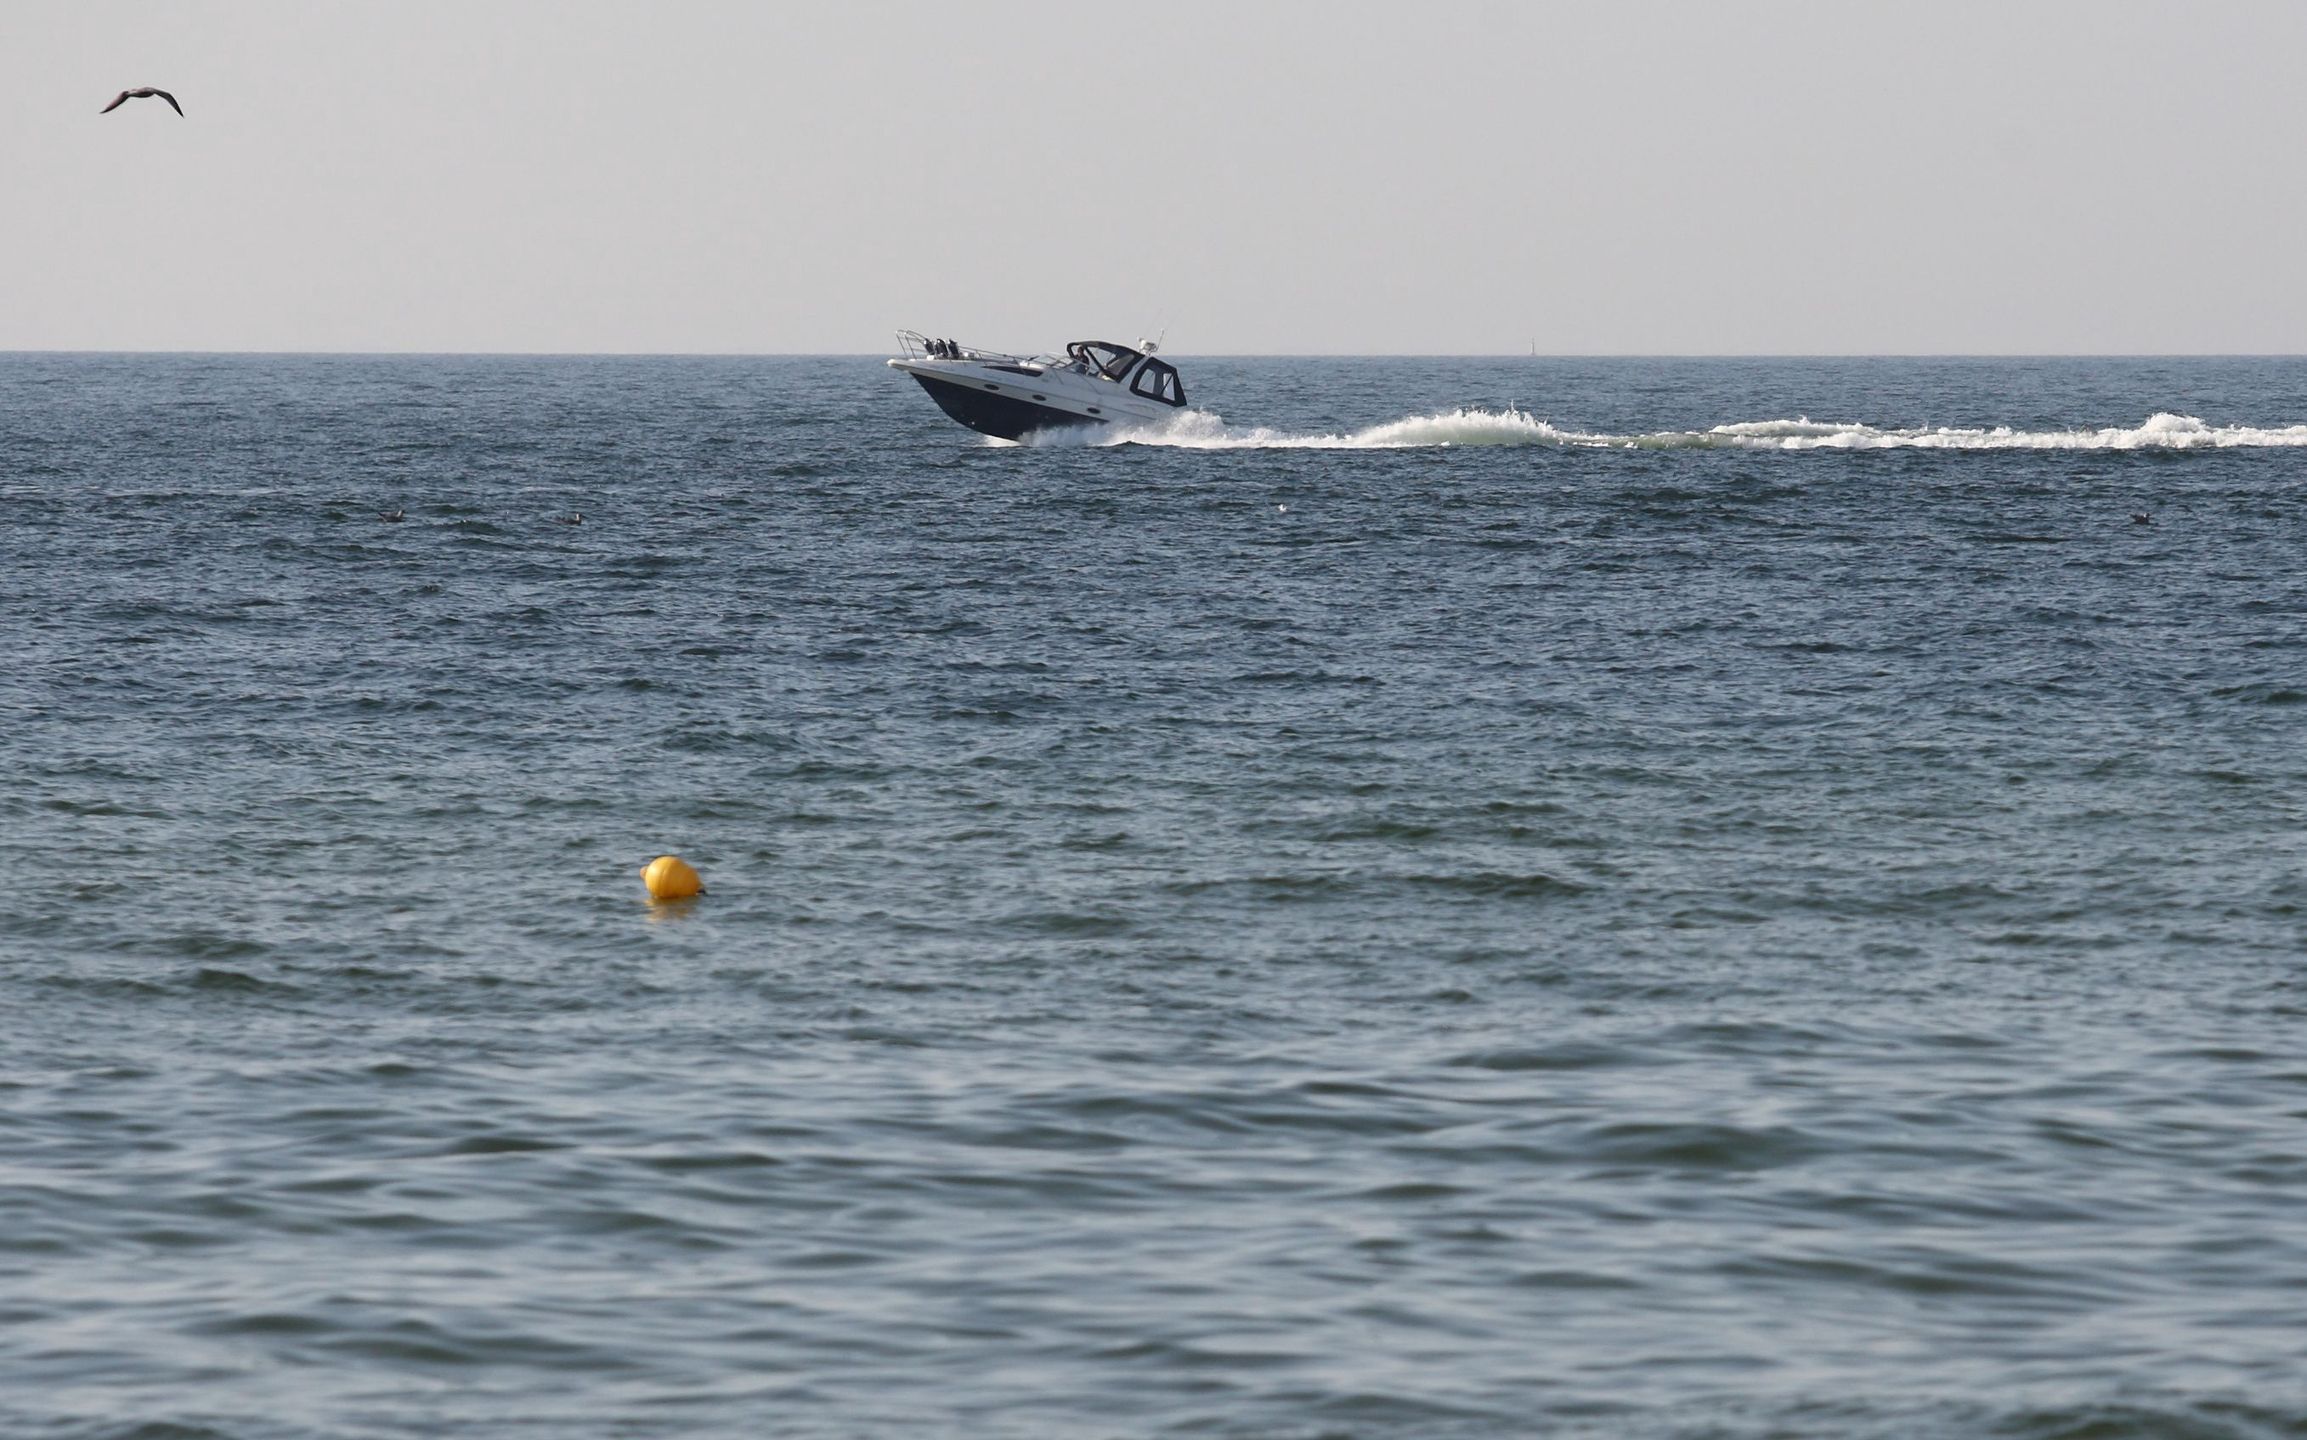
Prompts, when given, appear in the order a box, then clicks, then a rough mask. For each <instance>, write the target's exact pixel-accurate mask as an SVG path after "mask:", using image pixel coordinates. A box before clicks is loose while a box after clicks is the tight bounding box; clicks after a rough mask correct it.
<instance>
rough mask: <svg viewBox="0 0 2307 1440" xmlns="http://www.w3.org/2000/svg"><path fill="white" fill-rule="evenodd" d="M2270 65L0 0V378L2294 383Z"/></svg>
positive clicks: (1484, 16) (1572, 18)
mask: <svg viewBox="0 0 2307 1440" xmlns="http://www.w3.org/2000/svg"><path fill="white" fill-rule="evenodd" d="M2303 76H2307V3H2300V0H2257V3H2242V0H2237V3H2219V0H2194V3H2186V4H2178V3H2144V0H2094V3H2028V0H2000V3H1993V4H1970V3H1957V4H1947V3H1935V4H1898V3H1883V4H1866V3H1855V0H1854V3H1846V4H1826V3H1814V4H1792V3H1775V4H1765V3H1751V4H1749V3H1738V0H1709V3H1691V4H1662V3H1661V4H1644V3H1626V0H1612V3H1593V4H1580V5H1550V4H1536V3H1531V4H1509V3H1491V4H1477V3H1466V4H1446V3H1436V4H1419V5H1409V4H1399V3H1381V0H1329V3H1322V4H1298V3H1288V4H1284V3H1257V0H1240V3H1232V4H1204V3H1174V0H1171V3H1164V0H1034V3H1027V0H944V3H937V4H931V3H912V0H905V3H842V4H812V5H799V4H792V5H784V4H771V3H707V0H633V3H616V0H393V3H385V0H343V3H337V0H216V3H198V0H169V3H107V0H55V3H47V0H9V3H8V4H7V6H6V9H5V10H4V11H0V277H4V280H0V284H4V288H0V349H26V348H69V349H221V350H239V349H297V350H406V349H416V350H544V351H603V350H606V351H651V350H673V351H740V352H775V351H850V352H855V351H871V350H878V349H881V348H884V347H885V346H886V344H887V341H888V333H889V331H890V330H891V329H893V328H895V327H897V326H901V325H903V326H912V327H917V328H920V329H923V330H927V331H930V332H933V333H936V334H941V335H957V336H960V337H962V338H964V339H966V340H970V341H973V342H975V343H980V344H987V345H996V346H1005V347H1015V348H1025V349H1035V348H1046V347H1050V346H1054V345H1056V344H1059V343H1061V342H1063V341H1064V340H1067V339H1070V338H1074V337H1076V336H1079V335H1085V334H1089V333H1092V332H1095V333H1100V334H1111V335H1119V336H1123V337H1125V338H1126V337H1134V336H1136V335H1137V334H1139V333H1141V332H1149V331H1151V330H1152V329H1154V328H1157V327H1159V326H1161V325H1163V324H1165V323H1166V325H1167V326H1168V332H1169V344H1170V347H1171V348H1172V349H1173V350H1176V351H1179V352H1182V353H1219V352H1363V353H1409V352H1445V353H1482V352H1501V351H1503V352H1520V351H1522V350H1524V349H1526V348H1527V347H1528V346H1529V344H1530V343H1531V342H1533V341H1535V342H1536V343H1537V345H1538V347H1539V348H1540V349H1541V350H1543V351H1547V352H1561V353H1575V352H1596V353H1611V352H1637V353H1667V352H1707V353H1747V352H1822V353H1823V352H1901V353H1906V352H2009V351H2022V352H2109V351H2113V352H2144V351H2158V352H2159V351H2280V352H2287V353H2295V352H2299V351H2302V350H2307V264H2303V262H2302V259H2301V255H2302V253H2303V252H2307V224H2303V223H2302V222H2303V221H2307V78H2303ZM146 84H149V85H158V86H161V87H162V88H165V89H169V90H173V91H174V92H175V93H176V95H177V97H178V99H179V100H181V101H182V102H183V104H184V107H185V110H186V112H187V117H188V118H185V119H181V120H180V119H178V118H177V117H176V116H175V115H174V114H172V113H170V112H169V111H168V110H167V108H166V106H165V104H164V103H163V102H161V101H157V100H146V101H131V102H130V103H129V104H128V105H126V106H124V107H122V108H121V109H119V110H116V111H114V112H113V113H111V114H109V115H102V116H100V115H98V114H97V110H98V108H99V107H100V106H102V105H103V104H104V102H105V101H106V100H108V99H110V98H111V97H112V95H113V94H114V93H116V92H117V91H119V90H120V89H122V88H124V87H126V86H131V85H146Z"/></svg>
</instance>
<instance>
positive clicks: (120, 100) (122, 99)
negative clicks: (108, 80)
mask: <svg viewBox="0 0 2307 1440" xmlns="http://www.w3.org/2000/svg"><path fill="white" fill-rule="evenodd" d="M127 103H128V92H127V91H125V90H123V91H121V92H120V93H119V94H117V95H115V96H113V97H112V103H111V104H109V105H107V106H105V107H104V108H103V109H101V110H99V111H97V112H96V113H97V114H99V115H109V114H111V113H112V112H113V111H115V110H117V109H119V108H120V107H121V106H123V105H125V104H127Z"/></svg>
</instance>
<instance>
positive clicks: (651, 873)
mask: <svg viewBox="0 0 2307 1440" xmlns="http://www.w3.org/2000/svg"><path fill="white" fill-rule="evenodd" d="M641 883H642V884H644V885H646V886H648V887H649V898H650V899H652V900H686V899H688V898H689V897H690V896H692V895H702V894H704V893H705V882H704V881H703V880H700V879H698V878H697V872H696V871H695V870H692V869H690V868H689V862H688V861H686V860H684V859H682V858H681V857H680V856H678V855H660V856H658V857H657V858H656V859H654V860H652V861H650V862H649V863H648V864H647V865H645V866H643V867H642V869H641Z"/></svg>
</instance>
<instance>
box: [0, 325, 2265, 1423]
mask: <svg viewBox="0 0 2307 1440" xmlns="http://www.w3.org/2000/svg"><path fill="white" fill-rule="evenodd" d="M1184 364H1185V372H1186V376H1187V380H1188V383H1189V385H1190V386H1191V387H1192V388H1193V392H1194V395H1195V399H1196V402H1197V404H1199V405H1202V406H1204V407H1207V408H1208V409H1209V410H1211V411H1214V412H1216V413H1217V414H1222V416H1223V419H1219V418H1216V415H1212V414H1205V415H1199V416H1195V417H1191V418H1190V419H1189V420H1188V421H1187V422H1185V423H1184V424H1182V425H1181V426H1179V427H1176V428H1175V429H1174V430H1173V431H1172V432H1168V433H1165V434H1163V435H1159V436H1141V437H1136V441H1137V442H1138V443H1128V444H1122V445H1113V446H1096V447H1085V446H1081V445H1056V446H1047V447H1004V446H991V445H986V444H983V443H981V442H980V441H979V440H978V439H977V438H976V437H973V436H971V435H969V434H967V433H966V432H964V431H961V430H959V429H958V428H956V427H954V426H952V425H951V424H950V423H949V422H947V421H946V420H945V419H944V418H943V417H942V416H940V415H938V414H937V413H936V411H935V410H934V409H933V408H932V407H931V406H930V405H929V403H928V401H927V400H926V398H925V397H923V396H921V395H920V394H919V393H918V392H916V391H915V390H913V388H912V387H911V386H909V385H908V384H906V383H905V382H904V381H903V379H902V378H901V377H899V376H896V375H894V374H892V373H890V372H888V371H886V370H883V369H881V368H880V367H879V366H878V365H877V364H876V363H875V362H872V361H868V360H856V359H843V360H830V361H804V360H761V361H751V360H727V361H705V360H698V361H682V360H531V359H427V358H394V359H352V358H344V359H332V358H195V357H173V358H172V357H143V358H130V357H65V356H48V357H34V356H18V357H13V358H0V766H4V770H0V781H4V782H5V783H4V784H0V874H5V876H6V877H7V883H6V886H5V889H4V890H0V1016H4V1017H5V1019H4V1021H0V1421H4V1422H5V1424H4V1426H0V1428H5V1429H6V1431H7V1432H8V1433H10V1434H15V1435H31V1436H40V1437H58V1440H61V1437H71V1440H80V1437H91V1440H93V1437H108V1440H127V1437H137V1440H270V1437H291V1436H294V1437H303V1436H328V1437H380V1440H381V1437H415V1436H433V1435H441V1434H458V1435H470V1436H501V1435H554V1436H601V1437H610V1436H616V1437H655V1436H690V1435H700V1436H722V1435H727V1436H761V1435H792V1436H883V1435H895V1434H951V1435H964V1434H966V1435H973V1436H989V1437H1023V1436H1066V1437H1074V1436H1103V1435H1111V1436H1137V1435H1203V1436H1240V1437H1311V1436H1356V1437H1365V1436H1384V1437H1396V1436H1402V1437H1407V1436H1444V1437H1453V1436H1466V1437H1471V1436H1485V1437H1486V1436H1514V1435H1524V1434H1533V1433H1560V1434H1593V1435H1609V1436H1685V1435H1706V1436H1724V1437H1746V1436H1753V1437H1761V1436H1778V1437H1790V1436H1820V1437H1827V1436H1836V1437H1839V1436H1868V1435H1881V1436H1910V1435H1925V1434H1965V1435H1997V1436H2045V1437H2054V1436H2073V1437H2081V1436H2091V1437H2114V1436H2126V1435H2142V1436H2145V1435H2188V1436H2198V1435H2199V1436H2256V1435H2299V1434H2301V1433H2307V1222H2303V1221H2302V1215H2303V1214H2307V1209H2303V1202H2307V1056H2303V1055H2302V1053H2301V1045H2300V1037H2301V1034H2302V1023H2301V1022H2302V1016H2303V1013H2307V1009H2303V1007H2307V988H2303V986H2307V963H2303V960H2302V951H2303V948H2307V910H2303V909H2302V906H2303V905H2307V872H2303V869H2302V854H2301V851H2302V847H2301V835H2302V822H2303V820H2307V806H2303V804H2302V798H2301V797H2302V794H2303V791H2302V785H2303V782H2307V733H2303V731H2307V723H2303V722H2307V613H2303V612H2307V580H2303V579H2302V573H2303V572H2302V566H2301V563H2300V562H2301V556H2302V555H2303V554H2307V488H2303V483H2302V482H2303V481H2307V451H2303V450H2302V449H2301V448H2300V445H2301V442H2302V441H2303V440H2307V431H2303V430H2301V428H2300V427H2301V425H2302V424H2303V423H2307V365H2303V364H2301V363H2298V362H2288V361H2237V362H2214V361H2187V362H1890V361H1875V362H1642V361H1609V362H1577V363H1572V362H1531V361H1490V362H1469V361H1345V362H1323V361H1303V360H1293V361H1227V362H1203V363H1200V364H1195V363H1193V362H1190V361H1188V362H1184ZM1444 442H1448V443H1444ZM391 511H402V512H405V518H403V519H401V520H399V521H397V522H396V521H390V520H386V519H383V518H381V516H382V515H383V514H384V513H385V512H391ZM578 514H581V515H582V523H581V524H569V523H563V522H564V521H565V520H566V519H568V518H570V517H573V516H576V515H578ZM2135 515H2136V516H2142V517H2145V521H2146V523H2139V522H2137V521H2135V520H2134V516H2135ZM666 850H678V851H680V852H681V853H683V854H685V855H687V856H689V857H690V858H691V859H693V860H694V861H696V862H697V864H698V865H699V866H700V868H702V869H703V870H704V871H705V873H706V876H707V879H708V881H709V883H710V886H711V893H710V895H708V896H707V897H706V898H705V899H703V900H702V901H699V902H695V903H692V904H689V905H686V906H681V907H670V908H668V907H655V908H653V907H651V906H650V905H648V904H647V903H646V902H645V900H644V899H643V897H642V892H641V890H640V886H639V882H638V880H637V878H636V875H635V871H636V870H637V868H638V867H639V866H640V865H641V864H642V863H643V862H644V861H646V860H647V859H648V858H649V857H650V856H652V855H654V854H657V853H659V852H661V851H666Z"/></svg>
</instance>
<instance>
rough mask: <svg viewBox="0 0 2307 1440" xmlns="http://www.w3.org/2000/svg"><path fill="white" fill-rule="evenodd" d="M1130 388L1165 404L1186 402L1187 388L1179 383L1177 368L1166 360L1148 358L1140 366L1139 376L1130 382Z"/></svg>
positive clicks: (1149, 398)
mask: <svg viewBox="0 0 2307 1440" xmlns="http://www.w3.org/2000/svg"><path fill="white" fill-rule="evenodd" d="M1129 388H1130V389H1131V390H1133V391H1135V392H1137V393H1138V394H1140V395H1143V396H1144V397H1146V398H1147V399H1148V400H1159V401H1161V402H1162V403H1163V404H1164V405H1183V404H1185V403H1186V389H1185V386H1183V385H1181V384H1179V383H1178V372H1177V369H1176V367H1174V366H1172V365H1170V364H1169V363H1168V362H1166V361H1162V360H1153V359H1148V360H1147V361H1146V362H1145V364H1144V365H1143V366H1142V367H1140V368H1139V370H1138V372H1137V378H1136V379H1135V380H1132V381H1130V382H1129Z"/></svg>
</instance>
